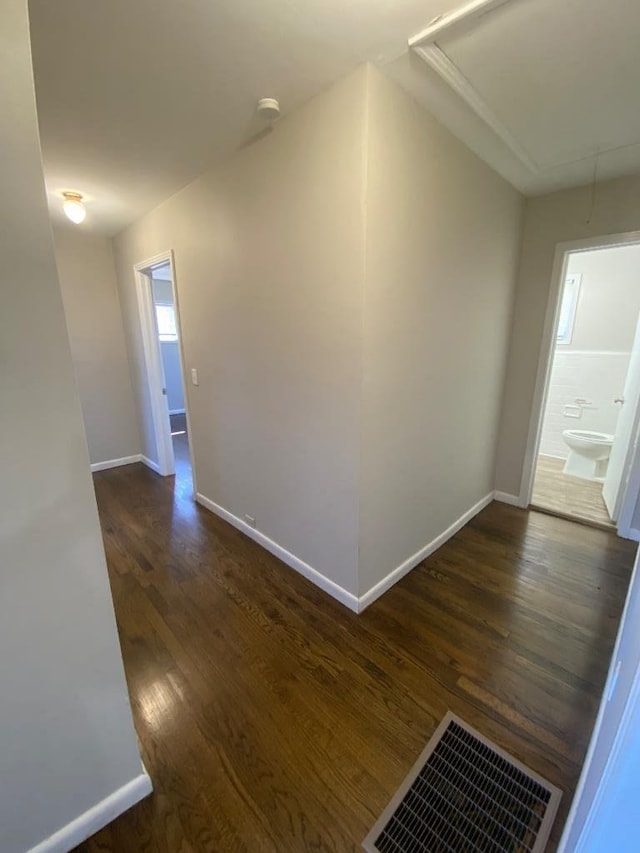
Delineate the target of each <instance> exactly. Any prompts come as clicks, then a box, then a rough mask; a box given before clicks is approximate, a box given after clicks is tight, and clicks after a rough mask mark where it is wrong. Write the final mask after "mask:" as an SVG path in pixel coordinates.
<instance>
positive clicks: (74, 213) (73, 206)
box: [62, 190, 87, 225]
mask: <svg viewBox="0 0 640 853" xmlns="http://www.w3.org/2000/svg"><path fill="white" fill-rule="evenodd" d="M62 197H63V198H64V202H63V204H62V209H63V210H64V212H65V215H66V216H67V218H68V219H70V220H71V221H72V222H75V224H76V225H80V223H81V222H84V219H85V216H86V215H87V211H86V208H85V206H84V204H83V202H82V193H76V192H72V191H71V190H67V191H65V192H63V193H62Z"/></svg>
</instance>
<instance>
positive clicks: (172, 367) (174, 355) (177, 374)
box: [160, 341, 184, 413]
mask: <svg viewBox="0 0 640 853" xmlns="http://www.w3.org/2000/svg"><path fill="white" fill-rule="evenodd" d="M160 352H161V355H162V366H163V368H164V382H165V386H166V389H167V402H168V403H169V411H170V412H174V413H175V412H183V411H184V393H183V390H182V372H181V369H180V353H179V351H178V342H177V341H160Z"/></svg>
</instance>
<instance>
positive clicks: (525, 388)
mask: <svg viewBox="0 0 640 853" xmlns="http://www.w3.org/2000/svg"><path fill="white" fill-rule="evenodd" d="M639 197H640V176H630V177H625V178H619V179H616V180H612V181H605V182H603V183H600V184H598V186H597V188H596V194H595V204H594V207H593V213H592V214H591V187H577V188H575V189H570V190H562V191H561V192H556V193H551V194H550V195H546V196H539V197H537V198H530V199H528V200H527V202H526V207H525V220H524V232H523V242H522V253H521V256H520V264H519V271H518V282H517V290H516V304H515V313H514V320H513V326H512V330H511V343H510V347H509V358H508V368H507V376H506V381H505V390H504V398H503V407H502V415H501V425H500V440H499V443H498V459H497V465H496V488H497V489H499V490H501V491H504V492H508V493H510V494H515V495H517V494H519V492H520V484H521V480H522V474H523V466H524V461H525V452H526V446H527V436H528V431H529V421H530V418H531V407H532V403H533V396H534V391H535V387H536V375H537V370H538V362H539V358H540V349H541V343H542V336H543V329H544V322H545V314H546V308H547V301H548V297H549V287H550V284H551V274H552V267H553V261H554V254H555V249H556V245H557V244H558V243H561V242H566V241H570V240H580V239H584V238H586V237H596V236H602V235H606V234H618V233H624V232H628V231H634V230H638V229H640V205H638V198H639ZM574 423H575V422H574Z"/></svg>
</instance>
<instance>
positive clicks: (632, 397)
mask: <svg viewBox="0 0 640 853" xmlns="http://www.w3.org/2000/svg"><path fill="white" fill-rule="evenodd" d="M622 397H623V400H624V402H623V403H622V404H621V410H620V415H619V417H618V424H617V426H616V434H615V438H614V440H613V447H612V448H611V456H610V457H609V467H608V468H607V473H606V476H605V478H604V485H603V487H602V497H603V498H604V502H605V504H606V505H607V510H608V511H609V515H610V516H611V518H612V520H613V521H617V520H618V517H619V515H620V507H621V504H622V499H623V497H624V490H625V486H626V481H627V477H628V473H629V461H630V460H631V459H632V457H633V452H634V449H635V447H634V439H635V437H636V433H637V426H638V424H637V421H638V409H639V405H638V404H639V403H640V320H639V322H638V325H637V326H636V335H635V339H634V341H633V350H632V352H631V360H630V361H629V370H628V371H627V378H626V380H625V383H624V391H623V393H622Z"/></svg>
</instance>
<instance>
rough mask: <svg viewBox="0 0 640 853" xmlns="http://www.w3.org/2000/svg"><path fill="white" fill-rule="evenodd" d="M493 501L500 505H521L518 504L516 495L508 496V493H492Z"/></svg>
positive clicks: (520, 504)
mask: <svg viewBox="0 0 640 853" xmlns="http://www.w3.org/2000/svg"><path fill="white" fill-rule="evenodd" d="M493 499H494V500H496V501H499V502H500V503H501V504H509V506H519V507H522V503H521V502H520V498H519V497H518V495H510V494H509V492H497V491H496V492H494V493H493Z"/></svg>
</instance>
